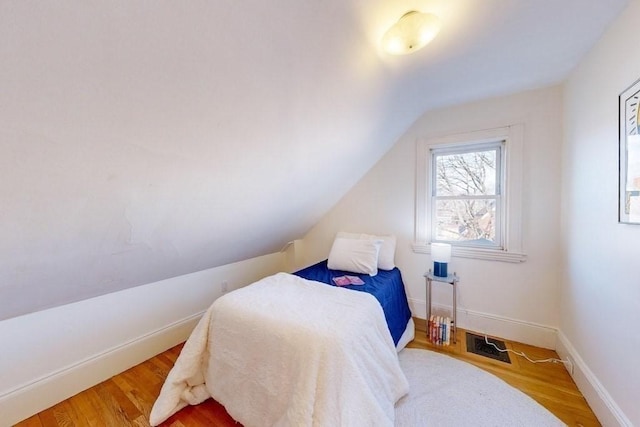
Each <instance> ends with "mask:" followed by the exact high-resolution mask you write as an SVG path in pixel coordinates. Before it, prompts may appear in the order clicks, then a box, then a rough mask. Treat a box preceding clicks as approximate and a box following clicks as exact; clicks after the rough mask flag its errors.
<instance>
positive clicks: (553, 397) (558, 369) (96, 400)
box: [16, 319, 600, 427]
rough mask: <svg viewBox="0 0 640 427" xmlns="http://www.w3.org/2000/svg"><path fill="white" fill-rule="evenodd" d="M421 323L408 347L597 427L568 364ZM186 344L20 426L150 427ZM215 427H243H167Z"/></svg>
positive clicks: (200, 418) (187, 420) (217, 415)
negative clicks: (483, 344)
mask: <svg viewBox="0 0 640 427" xmlns="http://www.w3.org/2000/svg"><path fill="white" fill-rule="evenodd" d="M415 320H416V338H415V339H414V340H413V341H412V342H411V343H409V345H408V347H409V348H421V349H427V350H433V351H437V352H440V353H443V354H447V355H449V356H451V357H455V358H457V359H460V360H463V361H465V362H468V363H471V364H473V365H474V366H477V367H479V368H481V369H484V370H486V371H487V372H490V373H492V374H494V375H496V376H497V377H499V378H501V379H503V380H504V381H505V382H507V383H508V384H510V385H512V386H513V387H515V388H518V389H519V390H521V391H523V392H524V393H526V394H528V395H529V396H531V397H532V398H533V399H534V400H536V401H537V402H538V403H540V404H541V405H543V406H544V407H546V408H547V409H549V410H550V411H551V412H552V413H554V414H555V415H556V416H557V417H558V418H560V419H561V420H562V421H564V422H565V423H566V424H567V425H569V426H576V427H578V426H583V427H592V426H593V427H597V426H600V423H599V422H598V420H597V418H596V417H595V415H594V414H593V412H592V411H591V409H590V408H589V405H588V404H587V402H586V400H585V399H584V397H583V396H582V394H581V393H580V391H579V390H578V388H577V387H576V385H575V383H574V382H573V379H572V378H571V376H570V375H569V374H568V372H567V371H566V369H565V368H564V365H562V364H553V363H544V364H533V363H531V362H528V361H526V360H524V359H522V358H520V357H519V356H516V355H514V354H510V358H511V361H512V363H511V364H507V363H504V362H499V361H496V360H493V359H488V358H486V357H483V356H479V355H476V354H472V353H469V352H467V348H466V340H465V333H466V331H464V330H462V329H459V330H458V331H457V343H455V344H453V345H450V346H447V347H442V346H434V345H432V344H431V343H429V342H428V341H427V339H426V332H425V329H426V328H425V327H424V320H420V319H415ZM505 345H506V347H507V348H509V349H512V350H516V351H524V352H525V353H526V354H527V355H529V356H530V357H532V358H534V359H544V358H548V357H557V354H556V353H555V352H554V351H552V350H548V349H542V348H538V347H534V346H530V345H526V344H522V343H517V342H511V341H505ZM182 347H183V344H180V345H178V346H175V347H173V348H171V349H169V350H167V351H165V352H163V353H161V354H159V355H157V356H155V357H153V358H151V359H149V360H147V361H145V362H143V363H141V364H139V365H137V366H134V367H133V368H131V369H128V370H127V371H125V372H122V373H121V374H118V375H116V376H114V377H113V378H111V379H109V380H108V381H105V382H103V383H100V384H98V385H96V386H95V387H92V388H90V389H89V390H86V391H84V392H82V393H79V394H78V395H76V396H74V397H72V398H71V399H68V400H65V401H64V402H61V403H59V404H57V405H55V406H53V407H51V408H49V409H46V410H44V411H42V412H41V413H39V414H37V415H34V416H33V417H30V418H28V419H26V420H24V421H22V422H21V423H18V424H16V427H67V426H69V427H81V426H82V427H84V426H87V425H88V426H118V427H120V426H123V427H127V426H134V427H149V414H150V412H151V408H152V406H153V403H154V402H155V400H156V398H157V396H158V394H159V392H160V388H161V387H162V384H163V382H164V380H165V378H166V376H167V374H168V372H169V370H170V369H171V368H172V367H173V365H174V363H175V361H176V359H177V358H178V356H179V354H180V351H181V350H182ZM200 425H213V426H219V427H227V426H228V427H231V426H233V427H241V426H240V424H238V423H236V422H235V421H234V420H233V419H232V418H231V416H229V414H228V413H227V411H226V410H225V408H224V407H223V406H222V405H220V404H219V403H218V402H216V401H215V400H212V399H209V400H207V401H205V402H203V403H202V404H200V405H196V406H188V407H186V408H184V409H183V410H181V411H179V412H178V413H177V414H175V415H173V416H172V417H170V418H169V419H168V420H167V421H166V422H164V423H163V424H162V427H190V426H200Z"/></svg>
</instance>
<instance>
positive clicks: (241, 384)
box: [150, 250, 413, 426]
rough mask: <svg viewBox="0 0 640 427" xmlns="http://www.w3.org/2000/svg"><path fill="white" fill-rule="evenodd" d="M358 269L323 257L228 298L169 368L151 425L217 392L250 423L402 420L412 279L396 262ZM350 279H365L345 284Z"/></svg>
mask: <svg viewBox="0 0 640 427" xmlns="http://www.w3.org/2000/svg"><path fill="white" fill-rule="evenodd" d="M376 257H377V250H376ZM352 270H353V269H348V270H336V269H335V268H333V269H330V268H328V263H327V261H323V262H320V263H318V264H316V265H313V266H310V267H308V268H305V269H303V270H300V271H298V272H296V273H294V274H288V273H278V274H276V275H273V276H269V277H266V278H264V279H262V280H259V281H258V282H256V283H254V284H251V285H249V286H246V287H244V288H241V289H238V290H236V291H233V292H231V293H228V294H226V295H224V296H222V297H220V298H218V299H217V300H216V301H215V302H214V303H213V304H212V305H211V307H210V308H209V309H208V310H207V311H206V313H205V314H204V315H203V317H202V319H201V320H200V322H199V323H198V325H197V326H196V328H195V329H194V331H193V333H192V334H191V336H190V337H189V339H188V340H187V342H186V343H185V345H184V347H183V349H182V352H181V354H180V356H179V357H178V359H177V360H176V364H175V365H174V367H173V368H172V370H171V371H170V372H169V375H168V376H167V379H166V381H165V383H164V385H163V387H162V390H161V392H160V395H159V397H158V399H157V400H156V402H155V404H154V406H153V409H152V411H151V416H150V423H151V425H158V424H160V423H161V422H163V421H164V420H166V419H167V418H168V417H170V416H171V415H172V414H174V413H175V412H177V411H179V410H180V409H182V408H184V407H185V406H187V405H195V404H198V403H201V402H203V401H204V400H206V399H207V398H209V397H213V398H214V399H215V400H216V401H218V402H219V403H221V404H222V405H223V406H224V407H225V408H226V410H227V412H228V413H229V414H230V415H231V416H232V417H233V418H234V419H235V420H236V421H238V422H240V423H242V424H244V425H245V426H324V425H355V426H358V425H367V426H369V425H376V426H393V425H394V418H395V411H394V405H395V403H396V402H397V401H398V400H399V399H400V398H401V397H402V396H404V395H405V394H406V393H407V392H408V382H407V380H406V378H405V376H404V373H403V372H402V370H401V368H400V363H399V360H398V357H397V351H398V349H401V348H402V347H403V346H404V345H406V342H408V341H410V340H411V339H413V322H412V320H411V313H410V311H409V307H408V303H407V298H406V294H405V291H404V285H403V283H402V278H401V275H400V272H399V271H398V269H397V268H395V267H394V268H393V269H390V270H388V271H386V270H380V271H376V274H355V273H353V272H352ZM343 276H350V277H352V278H355V277H357V278H358V279H360V280H361V281H362V282H363V283H362V284H360V285H347V286H335V280H334V279H336V278H340V277H343Z"/></svg>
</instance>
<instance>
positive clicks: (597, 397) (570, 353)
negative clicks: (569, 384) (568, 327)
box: [556, 331, 633, 427]
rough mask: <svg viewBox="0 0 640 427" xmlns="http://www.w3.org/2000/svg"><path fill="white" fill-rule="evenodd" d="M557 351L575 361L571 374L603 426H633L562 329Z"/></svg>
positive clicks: (559, 333) (564, 357) (559, 332)
mask: <svg viewBox="0 0 640 427" xmlns="http://www.w3.org/2000/svg"><path fill="white" fill-rule="evenodd" d="M556 351H557V352H558V355H560V357H561V358H563V359H566V358H567V357H568V358H570V360H571V361H572V362H573V374H572V375H571V376H572V377H573V380H574V381H575V383H576V385H577V386H578V388H579V389H580V391H581V392H582V395H583V396H584V397H585V399H587V402H589V406H591V409H592V410H593V412H594V413H595V414H596V416H597V417H598V420H599V421H600V422H601V423H602V425H603V426H623V427H632V426H633V424H632V423H631V421H630V420H629V418H627V416H626V415H625V414H624V412H622V410H621V409H620V407H619V406H618V405H617V404H616V402H615V401H614V400H613V398H612V397H611V395H610V394H609V392H607V390H606V389H605V388H604V386H603V385H602V383H601V382H600V380H598V378H597V377H596V376H595V374H594V373H593V372H592V371H591V369H589V366H587V364H586V363H585V362H584V360H583V359H582V357H580V354H578V352H577V351H576V349H575V347H574V346H573V345H572V344H571V342H570V341H569V339H568V338H567V337H566V336H565V335H564V334H563V333H562V331H558V341H557V343H556Z"/></svg>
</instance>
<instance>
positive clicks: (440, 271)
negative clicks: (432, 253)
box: [433, 261, 448, 277]
mask: <svg viewBox="0 0 640 427" xmlns="http://www.w3.org/2000/svg"><path fill="white" fill-rule="evenodd" d="M433 275H434V276H438V277H447V276H448V274H447V263H446V262H435V261H434V263H433Z"/></svg>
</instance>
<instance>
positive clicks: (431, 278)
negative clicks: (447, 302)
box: [424, 270, 460, 344]
mask: <svg viewBox="0 0 640 427" xmlns="http://www.w3.org/2000/svg"><path fill="white" fill-rule="evenodd" d="M424 277H425V278H426V279H427V334H428V331H429V319H430V318H431V283H432V282H442V283H448V284H450V285H451V286H452V287H453V327H452V328H451V335H452V336H453V343H454V344H455V343H456V342H457V341H456V329H457V328H458V321H457V319H456V313H457V311H458V310H457V307H456V301H457V298H456V287H457V284H458V281H460V278H459V277H458V276H457V275H456V273H453V274H449V275H448V276H447V277H439V276H435V275H434V274H433V273H432V272H431V270H429V271H428V272H426V273H425V274H424Z"/></svg>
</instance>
